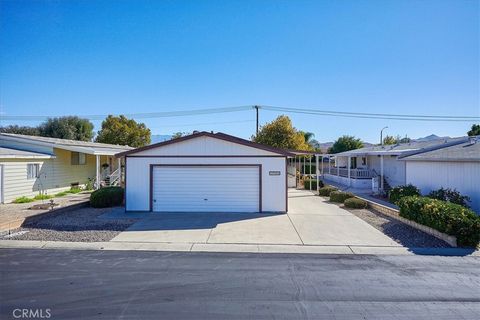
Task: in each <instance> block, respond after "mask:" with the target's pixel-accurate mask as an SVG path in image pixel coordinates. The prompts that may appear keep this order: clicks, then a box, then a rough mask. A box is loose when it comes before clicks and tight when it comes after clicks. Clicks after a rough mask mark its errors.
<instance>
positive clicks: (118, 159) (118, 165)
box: [117, 157, 122, 186]
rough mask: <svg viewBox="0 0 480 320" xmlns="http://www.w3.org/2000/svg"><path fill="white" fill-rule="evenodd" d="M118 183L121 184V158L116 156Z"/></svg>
mask: <svg viewBox="0 0 480 320" xmlns="http://www.w3.org/2000/svg"><path fill="white" fill-rule="evenodd" d="M117 170H118V184H119V185H120V186H121V185H122V158H120V157H118V158H117Z"/></svg>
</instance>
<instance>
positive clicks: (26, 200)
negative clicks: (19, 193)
mask: <svg viewBox="0 0 480 320" xmlns="http://www.w3.org/2000/svg"><path fill="white" fill-rule="evenodd" d="M32 201H35V200H34V199H32V198H28V197H25V196H23V197H19V198H16V199H15V200H13V201H12V202H13V203H28V202H32Z"/></svg>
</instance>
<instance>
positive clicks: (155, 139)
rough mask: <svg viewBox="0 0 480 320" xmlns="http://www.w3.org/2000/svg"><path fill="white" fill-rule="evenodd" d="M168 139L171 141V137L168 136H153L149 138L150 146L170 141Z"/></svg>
mask: <svg viewBox="0 0 480 320" xmlns="http://www.w3.org/2000/svg"><path fill="white" fill-rule="evenodd" d="M170 139H172V136H170V135H165V134H153V135H152V136H151V140H152V142H151V143H150V144H154V143H159V142H163V141H166V140H170Z"/></svg>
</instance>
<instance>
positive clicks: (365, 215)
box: [344, 208, 451, 248]
mask: <svg viewBox="0 0 480 320" xmlns="http://www.w3.org/2000/svg"><path fill="white" fill-rule="evenodd" d="M344 209H346V210H348V211H349V212H351V213H352V214H354V215H355V216H357V217H359V218H360V219H362V220H363V221H365V222H367V223H368V224H370V225H371V226H373V227H375V228H376V229H378V230H380V231H382V232H383V233H384V234H386V235H387V236H389V237H390V238H392V239H393V240H395V241H396V242H398V243H400V244H401V245H403V246H405V247H410V248H450V247H451V246H450V245H449V244H448V243H446V242H445V241H443V240H440V239H438V238H435V237H434V236H431V235H429V234H427V233H425V232H422V231H420V230H417V229H415V228H412V227H410V226H409V225H406V224H404V223H402V222H400V221H398V220H395V219H394V218H391V217H389V216H386V215H383V214H381V213H379V212H372V211H370V210H367V209H359V210H357V209H348V208H344Z"/></svg>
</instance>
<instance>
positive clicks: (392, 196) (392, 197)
mask: <svg viewBox="0 0 480 320" xmlns="http://www.w3.org/2000/svg"><path fill="white" fill-rule="evenodd" d="M409 196H420V190H418V188H417V187H415V186H414V185H411V184H409V185H406V186H398V187H395V188H392V189H391V190H390V192H389V193H388V200H389V201H390V202H391V203H394V204H397V202H398V200H400V199H401V198H403V197H409Z"/></svg>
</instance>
